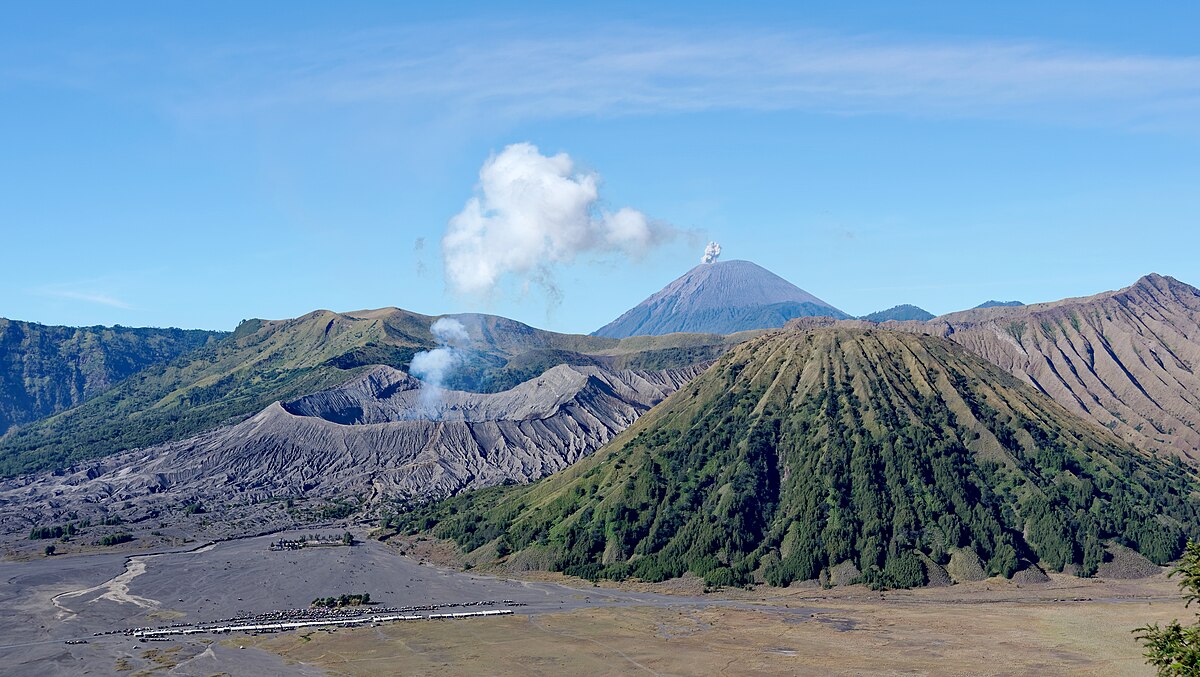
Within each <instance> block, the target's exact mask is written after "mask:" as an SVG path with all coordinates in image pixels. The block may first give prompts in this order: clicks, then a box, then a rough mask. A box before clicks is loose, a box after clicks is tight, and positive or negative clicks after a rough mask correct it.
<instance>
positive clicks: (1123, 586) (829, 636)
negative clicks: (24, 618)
mask: <svg viewBox="0 0 1200 677" xmlns="http://www.w3.org/2000/svg"><path fill="white" fill-rule="evenodd" d="M762 594H763V592H761V591H760V592H759V593H758V595H757V596H754V597H750V598H743V599H720V598H719V596H713V597H714V599H713V603H712V604H709V605H697V604H695V603H693V602H692V601H691V600H688V601H687V602H683V601H681V604H679V605H678V606H665V607H660V606H626V607H597V608H583V609H577V610H573V611H568V612H563V613H543V614H531V615H516V616H512V617H508V618H502V619H477V620H466V621H448V622H416V623H411V624H401V625H392V626H384V627H378V628H364V629H359V630H351V631H346V630H339V631H337V632H334V633H328V632H313V633H303V634H295V633H293V634H284V635H276V636H270V637H257V638H246V639H244V640H243V639H237V640H230V641H237V642H239V643H245V644H246V645H247V646H251V645H252V646H256V647H257V648H261V649H265V650H267V651H270V652H273V653H276V654H279V655H280V656H282V657H283V658H284V659H285V660H287V661H289V662H299V663H303V664H306V665H308V666H312V667H319V668H322V669H325V670H328V671H330V672H332V673H333V674H340V675H377V674H406V675H435V674H436V675H440V676H443V677H444V676H446V675H456V674H474V675H484V674H486V675H529V674H541V675H561V674H589V675H616V674H684V675H738V674H778V675H785V674H834V675H854V674H951V675H1030V674H1039V675H1053V674H1071V675H1148V674H1152V673H1151V671H1150V670H1149V669H1148V668H1147V667H1146V666H1145V664H1144V663H1143V661H1142V658H1141V649H1140V647H1139V646H1138V644H1137V642H1136V641H1135V640H1134V638H1133V636H1132V634H1131V632H1130V630H1131V629H1133V628H1135V627H1137V626H1139V625H1142V624H1144V623H1146V622H1152V621H1157V622H1165V621H1169V620H1170V619H1172V618H1176V617H1179V618H1182V617H1185V616H1187V615H1189V614H1190V613H1191V612H1189V611H1187V610H1185V609H1184V608H1183V604H1182V602H1181V601H1180V600H1179V598H1178V596H1177V588H1176V586H1175V584H1174V582H1173V581H1171V580H1168V579H1167V578H1166V577H1165V575H1162V576H1156V577H1154V578H1150V579H1143V580H1139V581H1112V580H1109V581H1098V580H1080V579H1076V578H1073V577H1067V576H1056V577H1055V578H1054V581H1053V582H1052V583H1050V584H1046V585H1038V586H1023V587H1018V586H1017V585H1015V584H1013V583H1011V582H1009V581H1002V580H997V579H992V580H990V581H985V582H982V583H974V584H966V585H958V586H954V587H950V588H932V589H922V590H911V591H890V592H886V593H882V594H881V593H878V592H872V591H869V590H866V589H864V588H862V587H859V586H852V587H849V588H835V589H833V590H821V589H816V588H799V589H786V590H776V591H773V592H769V593H766V594H767V595H768V596H766V597H763V596H762ZM737 597H742V595H737Z"/></svg>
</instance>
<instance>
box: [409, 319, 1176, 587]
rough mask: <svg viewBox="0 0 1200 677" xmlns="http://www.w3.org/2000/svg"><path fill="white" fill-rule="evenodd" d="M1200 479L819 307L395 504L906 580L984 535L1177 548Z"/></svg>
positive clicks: (577, 566)
mask: <svg viewBox="0 0 1200 677" xmlns="http://www.w3.org/2000/svg"><path fill="white" fill-rule="evenodd" d="M1196 487H1197V485H1196V482H1195V478H1194V476H1193V475H1192V474H1191V472H1190V471H1189V470H1186V469H1185V468H1184V467H1183V466H1182V465H1181V464H1179V463H1178V462H1173V463H1168V462H1164V461H1159V460H1156V459H1153V458H1150V457H1147V456H1145V455H1143V454H1141V453H1139V452H1137V451H1135V450H1134V449H1133V448H1131V447H1129V446H1128V445H1127V444H1125V443H1123V442H1122V441H1120V440H1119V439H1118V438H1116V437H1115V436H1113V435H1111V434H1109V433H1108V431H1106V430H1104V429H1102V428H1097V427H1095V426H1093V425H1091V424H1089V423H1085V422H1084V421H1082V420H1080V419H1078V418H1076V417H1075V416H1073V415H1072V414H1070V413H1069V412H1067V411H1066V410H1065V409H1063V408H1062V407H1061V406H1059V405H1058V404H1056V403H1054V402H1053V401H1052V400H1050V399H1049V398H1047V397H1045V396H1044V395H1042V394H1041V393H1038V392H1036V391H1035V390H1034V389H1032V388H1030V387H1029V386H1027V385H1025V384H1024V383H1021V382H1019V381H1018V380H1017V379H1015V378H1013V377H1012V376H1010V375H1009V374H1007V373H1005V372H1004V371H1002V370H1000V369H999V368H997V367H995V366H994V365H992V364H990V363H987V362H985V361H984V360H982V359H980V358H978V357H976V356H974V355H971V354H970V353H968V352H967V351H965V350H964V349H962V348H961V347H960V346H957V345H955V344H953V343H951V342H949V341H946V340H944V339H941V338H937V337H931V336H922V335H914V334H904V333H899V332H890V331H882V330H861V329H844V328H824V329H815V330H811V331H804V332H780V333H775V334H772V335H769V336H766V337H762V338H759V339H756V340H753V341H750V342H748V343H745V344H743V345H741V346H739V347H737V348H735V349H734V350H732V351H730V352H729V353H728V354H726V355H725V356H724V357H722V358H721V359H720V360H719V361H718V362H717V363H716V364H715V365H714V366H713V367H711V368H710V369H709V370H708V371H707V372H705V373H704V374H703V375H701V376H700V377H698V378H697V379H696V380H694V381H693V382H692V383H690V384H689V385H687V386H685V387H684V388H683V389H681V390H680V391H678V392H677V393H675V394H674V395H672V396H671V397H669V398H668V399H667V400H666V401H665V402H663V403H662V404H661V405H660V406H659V407H657V408H656V409H654V410H653V411H651V412H650V413H648V414H647V415H646V416H644V417H642V418H641V419H640V420H639V421H638V422H637V423H636V424H634V426H632V427H631V428H630V429H629V430H627V431H626V432H625V433H624V434H622V435H621V436H620V437H618V438H617V439H616V440H614V441H613V442H612V443H611V444H610V445H608V446H607V447H606V448H605V449H603V450H601V451H599V452H597V453H596V454H595V455H593V456H592V457H590V458H588V459H585V460H583V461H581V462H580V463H578V464H576V465H575V466H572V467H571V468H569V469H567V470H565V471H563V472H562V473H559V474H557V475H555V476H552V477H550V478H547V479H545V480H542V481H541V482H538V483H536V484H533V485H530V486H527V487H500V488H495V489H489V490H484V491H480V492H475V493H472V494H467V495H464V496H460V497H458V498H454V499H451V500H448V501H445V502H443V503H439V504H427V505H417V506H399V512H398V514H396V515H395V516H392V517H390V518H389V519H388V520H387V523H388V524H389V525H390V526H393V527H396V528H400V529H405V530H409V531H432V533H433V534H435V535H437V536H439V537H443V538H449V539H453V540H454V541H456V542H457V543H458V544H459V545H460V546H461V547H462V548H463V549H464V551H467V552H473V556H474V557H476V558H480V559H492V558H496V557H501V558H505V559H508V560H511V561H512V562H513V563H514V565H518V566H542V567H545V568H549V569H553V570H557V571H564V572H566V573H569V574H574V575H579V576H584V577H588V578H614V579H621V578H626V577H636V578H640V579H644V580H649V581H657V580H663V579H666V578H670V577H676V576H680V575H682V574H684V573H686V572H689V571H691V572H694V573H696V574H699V575H702V576H704V577H705V579H706V581H708V582H709V583H710V584H714V585H728V584H739V583H745V582H748V581H751V580H753V579H754V578H755V577H756V576H759V577H762V578H763V579H765V580H766V582H768V583H771V584H773V585H787V584H789V583H791V582H792V581H798V580H806V579H813V578H817V577H818V575H820V574H821V573H822V572H828V571H829V570H830V569H832V568H833V567H834V566H835V565H842V567H843V568H844V567H845V565H844V564H843V563H846V562H849V563H852V564H853V565H854V566H855V567H856V568H857V570H858V571H859V572H860V578H861V580H862V581H863V582H865V583H867V584H869V585H872V586H877V587H878V586H887V587H905V586H915V585H920V584H922V583H924V582H926V580H927V578H928V577H929V575H930V573H931V572H934V571H935V570H937V569H940V568H941V567H943V566H946V565H948V564H950V562H951V560H952V559H953V558H974V557H976V556H977V557H978V558H979V560H980V561H981V563H982V567H983V569H984V571H985V572H986V573H987V574H993V575H1002V576H1010V575H1012V574H1013V573H1014V572H1016V571H1017V570H1019V569H1021V568H1023V567H1026V566H1028V565H1029V563H1030V562H1036V563H1038V564H1040V565H1041V566H1042V567H1045V568H1047V569H1052V570H1056V571H1062V570H1074V571H1076V572H1077V573H1080V574H1082V575H1089V574H1091V573H1093V572H1095V571H1096V568H1097V566H1098V565H1099V564H1100V562H1101V561H1102V559H1103V557H1104V547H1103V546H1104V542H1105V541H1106V540H1109V539H1112V540H1115V541H1117V542H1119V543H1122V544H1125V545H1128V546H1130V547H1133V548H1135V549H1137V550H1138V551H1140V552H1141V553H1142V554H1144V555H1145V556H1146V557H1148V558H1150V559H1151V560H1153V561H1155V562H1157V563H1164V562H1167V561H1169V560H1171V559H1173V558H1175V557H1176V556H1178V555H1179V553H1180V552H1181V550H1182V548H1183V545H1184V543H1185V540H1186V538H1187V537H1188V536H1194V535H1196V534H1197V533H1198V532H1197V527H1198V525H1200V501H1197V495H1196V493H1195V492H1196ZM518 563H519V564H518Z"/></svg>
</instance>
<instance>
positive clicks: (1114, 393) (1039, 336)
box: [791, 274, 1200, 461]
mask: <svg viewBox="0 0 1200 677" xmlns="http://www.w3.org/2000/svg"><path fill="white" fill-rule="evenodd" d="M830 323H832V321H829V320H817V319H801V320H796V321H794V322H793V323H792V324H791V326H793V327H797V328H802V327H806V326H814V325H819V324H830ZM854 324H857V325H860V326H861V324H863V323H862V322H861V321H858V322H854ZM888 327H889V328H892V329H897V330H903V331H911V332H917V333H923V334H934V335H937V336H943V337H946V338H948V339H950V340H951V341H954V342H955V343H958V344H960V345H962V346H963V347H965V348H967V349H968V350H970V351H971V352H973V353H975V354H976V355H979V356H981V357H983V358H985V359H987V360H988V361H990V362H992V363H993V364H996V365H997V366H1000V367H1002V368H1003V369H1005V370H1006V371H1008V372H1009V373H1011V374H1013V375H1015V376H1017V377H1018V378H1020V379H1021V380H1023V381H1025V382H1026V383H1029V384H1031V385H1033V386H1034V387H1035V388H1037V389H1038V390H1041V391H1042V392H1044V393H1046V394H1047V395H1049V396H1050V397H1052V398H1054V399H1055V400H1056V401H1057V402H1058V403H1059V404H1061V405H1063V406H1064V407H1066V408H1067V409H1068V410H1070V411H1071V412H1072V413H1075V414H1078V415H1080V416H1082V417H1083V418H1085V419H1087V420H1090V421H1092V422H1094V423H1096V424H1099V425H1101V426H1104V427H1106V428H1109V429H1110V430H1112V431H1113V432H1115V433H1116V434H1117V435H1118V436H1120V437H1121V438H1122V439H1124V440H1125V441H1126V442H1129V443H1131V444H1133V445H1134V446H1135V447H1137V448H1139V449H1142V450H1145V451H1148V452H1161V453H1168V454H1175V455H1180V456H1183V457H1185V458H1188V459H1191V460H1193V461H1200V290H1197V289H1196V288H1195V287H1192V286H1190V285H1187V284H1184V283H1182V282H1180V281H1179V280H1176V279H1174V278H1171V277H1165V276H1162V275H1154V274H1151V275H1147V276H1145V277H1143V278H1141V279H1139V280H1138V281H1137V282H1135V283H1134V284H1132V285H1130V286H1129V287H1126V288H1124V289H1120V290H1117V291H1112V292H1104V293H1101V294H1096V295H1094V296H1088V297H1084V298H1073V299H1064V300H1062V301H1054V302H1051V303H1037V304H1033V305H1027V306H994V307H989V308H976V309H973V310H966V311H962V312H957V313H950V314H948V315H942V316H940V317H937V318H935V319H933V320H930V321H928V322H894V323H890V324H889V325H888Z"/></svg>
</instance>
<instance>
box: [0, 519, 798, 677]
mask: <svg viewBox="0 0 1200 677" xmlns="http://www.w3.org/2000/svg"><path fill="white" fill-rule="evenodd" d="M297 533H299V532H297ZM292 535H295V534H292ZM280 536H287V534H279V535H274V536H264V537H258V538H249V539H243V540H237V541H229V542H223V543H218V544H216V545H215V546H207V547H204V548H201V549H199V550H195V551H190V552H170V553H163V554H151V555H134V556H132V557H129V558H127V557H125V556H123V555H119V554H109V553H102V554H95V555H80V556H63V557H51V558H47V559H39V560H34V561H30V562H4V563H0V576H2V577H3V580H4V584H3V586H0V605H2V606H0V608H3V609H4V613H3V615H2V616H0V674H3V675H30V674H37V675H39V677H49V676H50V675H77V674H112V672H113V669H114V664H115V661H116V660H117V659H118V658H121V657H125V658H126V659H127V660H128V661H129V662H130V663H131V664H132V665H133V666H134V669H135V670H136V669H141V668H146V667H153V665H154V664H152V663H150V662H149V661H146V660H143V659H142V658H141V656H142V654H143V652H145V651H147V650H151V649H157V650H160V651H164V650H168V649H172V648H173V647H179V648H178V649H177V651H178V654H177V657H178V658H179V660H180V663H181V664H180V666H179V667H177V668H176V669H175V671H174V672H172V673H171V674H185V675H191V674H196V675H201V674H203V675H210V674H214V673H217V672H220V671H225V672H228V673H230V674H235V675H237V674H258V675H269V674H289V675H290V674H296V675H312V674H320V672H319V671H317V670H315V669H313V668H311V667H304V666H288V665H284V664H283V663H282V662H280V659H279V658H278V657H275V656H273V655H270V654H266V653H264V652H261V651H258V650H255V649H245V650H237V649H230V648H228V647H221V646H219V645H218V644H217V643H211V644H209V643H206V641H205V640H212V639H214V637H213V636H198V637H196V636H193V637H189V638H186V639H183V638H180V639H178V640H175V641H170V642H145V643H139V642H137V641H136V640H133V639H131V638H128V637H124V636H121V635H116V636H107V637H93V636H92V634H93V633H95V632H103V631H108V630H114V629H122V628H126V627H131V626H147V625H148V626H158V625H166V624H169V623H180V622H188V623H194V622H198V621H207V620H217V619H221V618H228V617H231V616H234V615H237V614H239V613H264V612H269V611H274V610H280V609H289V608H304V607H307V606H308V604H309V603H310V602H311V601H312V600H313V599H314V598H316V597H324V596H328V595H339V594H342V593H356V592H369V593H370V594H371V598H372V600H373V601H376V600H377V601H378V602H380V603H381V604H382V605H385V606H410V605H423V604H446V603H454V602H472V601H480V600H505V599H511V600H515V601H517V602H523V603H525V604H527V605H528V606H527V607H515V608H514V610H515V611H517V613H544V612H551V611H560V610H569V609H573V608H579V607H583V606H588V605H592V604H594V605H601V604H602V605H639V606H647V605H649V606H674V605H681V604H692V605H697V604H698V605H711V604H714V603H716V604H722V603H726V602H724V601H722V600H717V599H711V598H687V597H678V596H666V595H655V594H649V593H636V592H624V591H613V590H601V589H573V588H569V587H566V586H562V585H557V584H552V583H533V582H523V581H510V580H503V579H497V578H492V577H487V576H477V575H471V574H468V573H459V572H454V571H448V570H444V569H439V568H436V567H432V566H425V565H421V564H419V563H418V562H416V561H414V560H412V559H409V558H407V557H401V556H399V555H396V554H395V553H394V552H393V551H391V550H390V549H389V548H388V547H387V546H386V545H384V544H382V543H378V542H375V541H367V542H365V543H361V544H359V545H355V546H353V547H351V548H345V547H336V548H310V549H304V550H298V551H284V552H271V551H269V550H268V549H267V548H268V545H269V544H270V543H271V541H273V540H275V539H276V538H279V537H280ZM143 567H144V571H143ZM180 600H182V601H180ZM503 606H504V605H503V604H501V605H497V606H496V607H481V608H500V607H503ZM795 612H796V613H801V610H795ZM803 615H805V616H806V615H807V613H805V614H803ZM414 622H430V621H414ZM451 622H456V623H487V622H489V619H486V618H479V619H467V620H459V621H451ZM223 638H224V636H221V637H218V638H215V639H218V640H219V639H223ZM67 639H86V640H88V643H87V644H80V645H66V644H64V643H63V642H64V641H65V640H67Z"/></svg>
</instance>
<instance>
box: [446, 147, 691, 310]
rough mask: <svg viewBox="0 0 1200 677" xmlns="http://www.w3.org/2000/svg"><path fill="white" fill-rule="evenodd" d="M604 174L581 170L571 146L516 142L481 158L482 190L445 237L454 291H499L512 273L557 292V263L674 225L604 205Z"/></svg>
mask: <svg viewBox="0 0 1200 677" xmlns="http://www.w3.org/2000/svg"><path fill="white" fill-rule="evenodd" d="M598 184H599V177H598V176H597V175H596V174H593V173H588V172H577V171H576V169H575V163H574V161H573V160H572V159H571V157H570V156H568V155H567V154H566V153H559V154H558V155H554V156H545V155H542V154H541V152H539V151H538V149H537V147H536V146H533V145H532V144H529V143H516V144H513V145H511V146H508V147H507V148H505V149H504V150H503V151H501V152H500V153H499V154H498V155H494V156H492V157H490V158H488V160H487V161H486V162H485V163H484V164H483V168H482V169H480V171H479V185H478V187H477V190H476V195H475V196H474V197H472V198H471V199H469V200H468V201H467V204H466V206H465V207H464V208H463V210H462V211H461V212H459V213H458V214H457V215H455V216H454V217H453V218H452V219H450V222H449V224H448V225H447V227H446V233H445V235H444V237H443V238H442V256H443V258H444V262H445V274H446V282H447V283H448V284H449V286H450V288H451V289H453V290H454V291H456V292H460V293H467V294H489V293H493V292H494V291H495V289H496V287H497V285H498V284H500V282H501V280H502V279H504V278H505V277H506V276H513V277H515V278H517V279H519V280H520V281H521V282H522V283H523V284H525V285H528V284H530V283H534V284H538V285H541V286H542V287H543V288H545V289H546V290H547V291H548V292H549V293H550V295H551V296H552V297H554V296H555V295H556V294H557V292H556V290H555V285H554V270H555V268H556V267H557V266H558V265H560V264H564V263H570V262H571V261H573V260H575V258H576V257H577V256H578V255H580V254H582V253H585V252H619V253H622V254H624V255H626V256H633V257H636V256H640V255H642V254H644V253H646V252H647V251H648V250H649V249H650V248H652V247H654V246H655V245H657V244H659V243H661V242H663V241H665V240H667V239H669V238H670V237H672V235H673V234H674V232H675V231H674V230H673V229H672V228H671V227H670V226H668V225H666V224H664V223H662V222H659V221H655V220H653V219H650V218H647V217H646V215H645V214H643V213H641V212H639V211H637V210H636V209H631V208H628V207H625V208H622V209H619V210H617V211H616V212H608V211H605V210H603V209H601V208H600V207H599V200H600V192H599V188H598Z"/></svg>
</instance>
